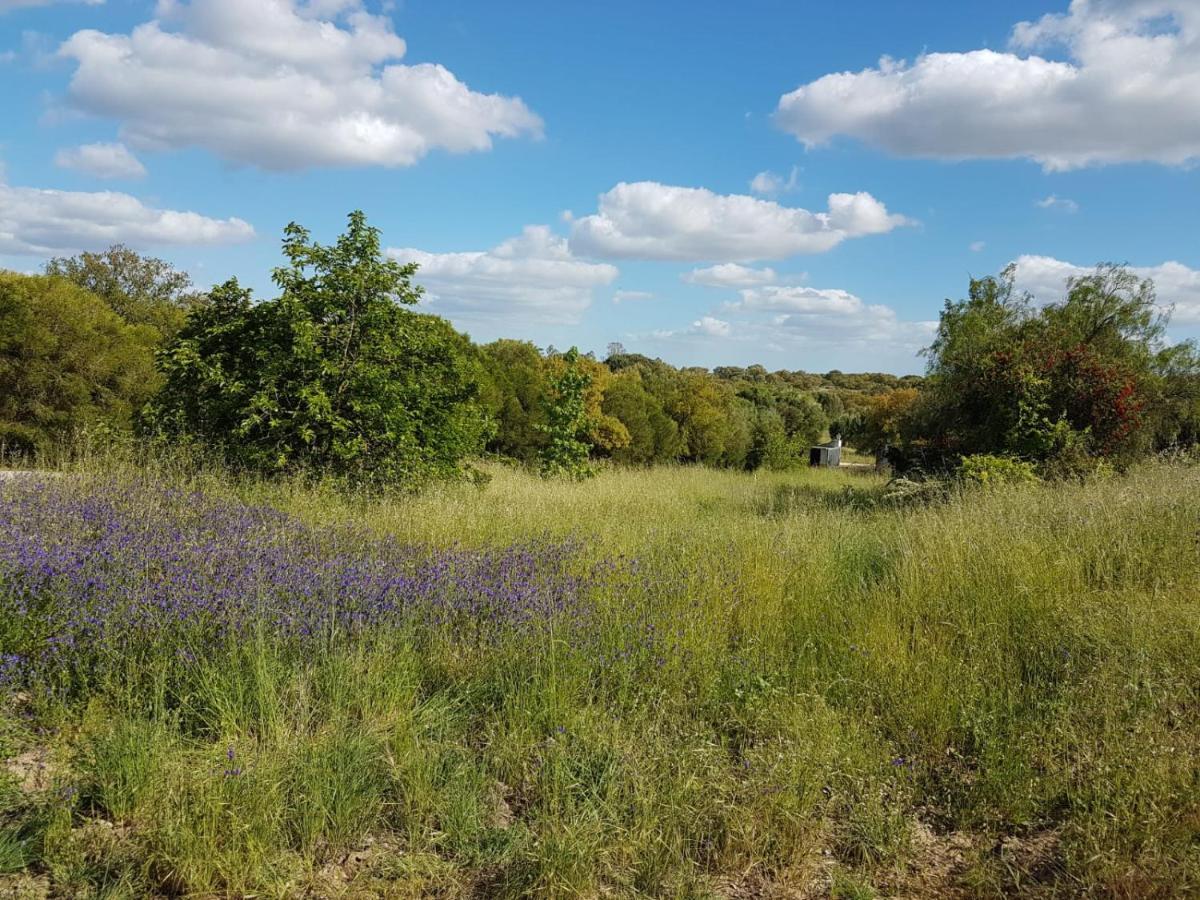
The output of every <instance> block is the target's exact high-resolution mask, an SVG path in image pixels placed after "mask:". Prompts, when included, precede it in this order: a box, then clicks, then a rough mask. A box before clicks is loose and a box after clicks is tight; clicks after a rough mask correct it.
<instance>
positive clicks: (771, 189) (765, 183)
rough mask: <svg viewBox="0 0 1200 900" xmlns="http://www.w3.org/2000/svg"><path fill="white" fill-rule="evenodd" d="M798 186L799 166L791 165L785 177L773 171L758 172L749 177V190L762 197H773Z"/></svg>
mask: <svg viewBox="0 0 1200 900" xmlns="http://www.w3.org/2000/svg"><path fill="white" fill-rule="evenodd" d="M799 186H800V168H799V167H798V166H792V171H791V173H790V174H789V175H788V177H787V178H786V179H785V178H784V177H783V176H782V175H777V174H775V173H774V172H770V171H766V172H759V173H758V174H757V175H755V176H754V177H753V178H751V179H750V192H751V193H753V194H760V195H762V196H764V197H775V196H777V195H779V194H782V193H784V192H787V191H794V190H796V188H797V187H799Z"/></svg>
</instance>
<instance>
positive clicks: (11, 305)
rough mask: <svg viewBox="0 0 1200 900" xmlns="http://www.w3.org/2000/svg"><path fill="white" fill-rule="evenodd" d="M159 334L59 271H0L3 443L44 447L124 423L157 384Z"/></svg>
mask: <svg viewBox="0 0 1200 900" xmlns="http://www.w3.org/2000/svg"><path fill="white" fill-rule="evenodd" d="M156 339H157V335H156V333H155V332H154V331H153V329H150V328H146V327H136V326H130V325H128V324H126V323H125V322H124V321H122V319H121V317H120V316H118V315H117V314H116V313H114V312H113V311H112V310H111V309H109V307H108V306H107V305H106V304H105V303H104V302H103V301H102V300H101V299H100V298H98V297H96V296H94V295H93V294H91V293H89V292H88V291H85V290H84V289H83V288H81V287H79V286H78V285H76V284H73V283H72V282H70V281H67V280H66V279H64V278H58V277H51V276H44V275H18V274H16V273H12V272H0V444H3V445H4V446H5V448H6V449H7V450H8V451H9V452H12V451H16V452H23V453H33V452H43V451H46V450H49V449H51V448H53V447H54V446H56V445H61V444H62V443H64V442H66V441H69V440H70V438H71V437H72V436H73V435H74V434H75V433H77V432H82V431H89V430H96V429H98V428H103V429H109V430H114V429H115V430H118V431H123V430H128V429H129V428H130V426H131V422H132V418H133V416H134V414H135V412H136V411H137V410H138V409H139V408H140V407H141V406H142V404H143V403H144V402H145V401H146V400H147V398H149V396H150V395H151V394H152V393H153V392H154V389H155V387H156V386H157V384H158V378H157V376H156V374H155V371H154V356H153V345H154V343H155V341H156Z"/></svg>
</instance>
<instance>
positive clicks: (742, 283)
mask: <svg viewBox="0 0 1200 900" xmlns="http://www.w3.org/2000/svg"><path fill="white" fill-rule="evenodd" d="M680 278H682V279H683V280H684V281H686V282H687V283H688V284H702V285H704V286H706V287H719V288H739V287H753V286H755V285H759V284H771V283H773V282H774V281H776V280H778V278H779V276H778V275H777V274H776V273H775V270H774V269H771V268H762V269H755V268H752V267H750V266H739V265H738V264H737V263H719V264H718V265H715V266H709V267H707V268H704V269H692V271H690V272H685V273H684V274H683V275H681V276H680Z"/></svg>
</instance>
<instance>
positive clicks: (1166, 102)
mask: <svg viewBox="0 0 1200 900" xmlns="http://www.w3.org/2000/svg"><path fill="white" fill-rule="evenodd" d="M1042 50H1049V51H1062V55H1064V56H1065V59H1050V58H1046V57H1044V56H1040V55H1038V54H1037V52H1036V51H1042ZM1198 109H1200V4H1197V3H1196V2H1195V0H1072V2H1071V5H1070V9H1069V11H1068V12H1067V13H1065V14H1060V15H1047V16H1045V17H1043V18H1042V19H1040V20H1038V21H1037V22H1022V23H1020V24H1018V25H1017V26H1016V27H1015V28H1014V29H1013V33H1012V37H1011V40H1010V47H1009V50H1008V52H997V51H994V50H983V49H980V50H973V51H970V52H966V53H929V54H925V55H923V56H921V57H919V58H918V59H917V60H916V61H915V62H912V63H908V62H904V61H896V60H893V59H890V58H888V57H884V58H883V59H881V60H880V62H879V65H878V66H877V67H875V68H870V69H864V70H863V71H860V72H841V73H837V74H830V75H825V76H824V77H822V78H819V79H817V80H816V81H812V82H810V83H808V84H805V85H802V86H801V87H798V88H797V89H796V90H794V91H792V92H791V93H788V94H785V95H783V97H782V98H781V99H780V101H779V105H778V108H777V109H776V112H775V121H776V123H777V124H778V125H779V126H780V127H781V128H783V129H784V130H786V131H788V132H790V133H791V134H793V135H795V136H796V137H797V138H798V139H799V140H801V141H802V142H803V143H804V144H805V145H807V146H810V147H811V146H816V145H820V144H824V143H826V142H828V141H829V140H830V139H832V138H834V137H835V136H838V135H845V136H849V137H852V138H857V139H859V140H862V141H864V142H866V143H868V144H871V145H874V146H877V147H880V148H882V149H884V150H886V151H888V152H890V153H893V154H896V155H898V156H909V157H926V158H936V159H973V158H993V159H995V158H1028V159H1033V160H1036V161H1037V162H1039V163H1041V165H1042V166H1043V167H1044V168H1045V169H1046V170H1050V171H1061V170H1067V169H1075V168H1079V167H1082V166H1089V165H1103V164H1109V163H1121V162H1134V161H1146V162H1155V163H1163V164H1168V165H1183V164H1187V163H1191V162H1195V161H1196V160H1200V114H1198V113H1197V110H1198Z"/></svg>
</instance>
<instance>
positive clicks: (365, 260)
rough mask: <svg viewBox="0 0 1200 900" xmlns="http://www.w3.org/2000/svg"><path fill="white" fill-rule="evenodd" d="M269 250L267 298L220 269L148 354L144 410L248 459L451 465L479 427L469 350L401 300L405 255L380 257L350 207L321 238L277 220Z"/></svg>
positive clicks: (273, 466)
mask: <svg viewBox="0 0 1200 900" xmlns="http://www.w3.org/2000/svg"><path fill="white" fill-rule="evenodd" d="M283 252H284V256H285V257H286V258H287V265H285V266H282V267H280V268H278V269H276V270H275V272H274V276H273V278H274V281H275V284H276V285H277V286H278V288H279V290H280V295H279V297H278V298H277V299H274V300H268V301H265V302H262V303H258V304H254V303H252V302H251V301H250V297H249V293H248V292H247V291H244V290H243V289H242V288H240V287H239V286H238V284H237V282H236V281H231V282H228V283H226V284H224V285H222V286H220V287H219V288H217V289H216V290H214V291H213V292H212V296H211V301H210V303H209V304H208V306H207V307H205V308H202V309H200V310H198V311H197V312H196V313H195V314H193V316H192V317H191V318H190V319H189V321H188V323H187V325H186V326H185V327H184V328H183V330H182V331H181V332H180V334H179V337H178V339H177V340H176V341H175V342H174V343H173V344H172V345H171V346H169V347H168V348H166V349H165V350H164V351H163V352H162V353H161V354H160V365H161V368H162V370H163V372H164V374H165V376H166V385H165V387H164V389H163V391H162V392H161V393H160V395H159V397H158V398H157V400H156V402H155V403H154V405H153V408H152V410H151V414H150V416H149V417H148V418H149V420H150V422H151V423H152V424H153V425H154V426H156V427H157V428H159V429H161V430H162V431H165V432H167V433H169V434H180V435H187V436H191V437H194V438H197V439H199V440H200V441H202V442H204V443H207V444H210V445H213V446H215V447H218V448H219V449H220V450H221V451H222V452H223V454H224V455H225V457H226V458H227V459H228V460H229V461H231V462H233V463H235V464H239V465H244V466H247V467H250V468H254V469H257V470H262V471H268V472H280V471H291V470H305V471H315V472H324V473H332V474H335V475H340V476H346V477H351V478H355V479H361V480H370V481H382V482H413V481H419V480H423V479H426V478H430V477H445V476H453V475H456V474H460V473H461V472H462V471H463V462H464V459H465V457H467V456H468V455H469V454H472V453H474V452H476V451H478V450H479V449H481V447H482V444H483V440H484V438H485V436H486V433H487V429H488V420H487V417H486V416H485V415H484V414H483V412H482V410H481V409H480V407H479V405H478V403H477V396H478V393H479V372H478V368H477V362H476V359H475V357H474V355H473V354H472V353H471V351H470V344H469V341H468V340H467V338H466V337H465V336H463V335H461V334H459V333H458V332H456V331H455V330H454V329H453V328H451V326H450V325H449V324H448V323H447V322H446V321H445V320H443V319H440V318H437V317H435V316H429V315H422V314H419V313H416V312H413V311H412V310H410V309H407V308H406V307H408V306H411V305H412V304H414V303H416V302H417V300H418V299H419V297H420V289H419V288H417V287H416V286H414V285H413V283H412V276H413V274H414V273H415V271H416V265H415V264H408V265H401V264H400V263H398V262H396V261H394V260H391V259H388V258H387V257H386V256H385V255H384V254H383V252H382V248H381V245H380V239H379V232H378V230H377V229H375V228H372V227H370V226H369V225H368V224H367V222H366V219H365V217H364V216H363V214H362V213H361V212H355V213H352V214H351V215H350V217H349V227H348V229H347V231H346V233H345V234H343V235H342V236H341V237H339V238H338V239H337V241H336V242H335V243H334V244H332V245H328V246H326V245H322V244H319V243H317V242H315V241H313V240H312V238H311V237H310V235H309V233H308V231H307V230H305V229H304V228H302V227H300V226H299V225H296V224H294V223H293V224H291V225H289V226H288V227H287V228H286V229H285V231H284V240H283Z"/></svg>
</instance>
